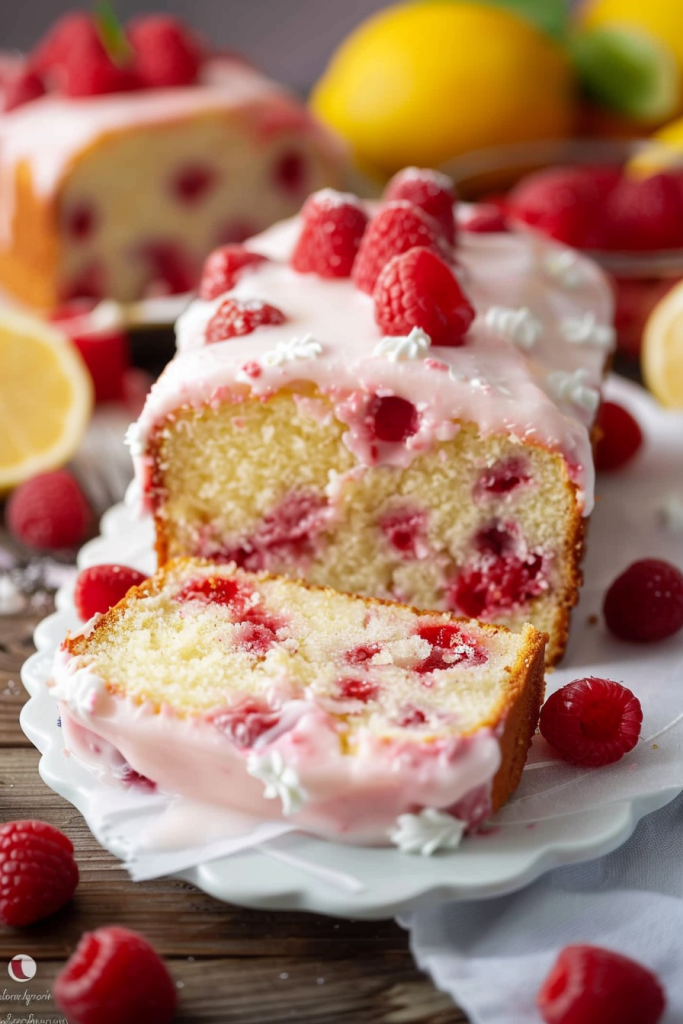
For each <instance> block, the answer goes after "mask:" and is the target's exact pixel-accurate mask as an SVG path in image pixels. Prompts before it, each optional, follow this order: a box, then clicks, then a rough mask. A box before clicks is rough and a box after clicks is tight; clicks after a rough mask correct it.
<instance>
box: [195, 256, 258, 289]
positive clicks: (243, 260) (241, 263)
mask: <svg viewBox="0 0 683 1024" xmlns="http://www.w3.org/2000/svg"><path fill="white" fill-rule="evenodd" d="M266 262H267V257H265V256H261V255H260V253H257V252H249V250H248V249H245V248H244V246H243V245H222V246H221V247H220V249H214V251H213V252H212V253H211V254H210V255H209V256H207V258H206V262H205V264H204V270H203V272H202V279H201V282H200V285H199V298H200V299H206V300H210V299H217V298H218V296H219V295H222V294H223V293H224V292H227V291H230V289H231V288H234V287H235V285H236V284H237V282H238V281H239V279H240V277H241V276H242V272H243V271H245V270H247V269H248V268H249V267H258V266H260V265H261V264H262V263H266Z"/></svg>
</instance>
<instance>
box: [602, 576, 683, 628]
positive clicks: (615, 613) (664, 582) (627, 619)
mask: <svg viewBox="0 0 683 1024" xmlns="http://www.w3.org/2000/svg"><path fill="white" fill-rule="evenodd" d="M602 610H603V614H604V616H605V622H606V623H607V626H608V628H609V629H610V630H611V631H612V633H614V635H615V636H618V637H619V638H620V639H621V640H632V641H634V642H635V643H651V642H652V641H655V640H665V639H666V638H667V637H669V636H673V635H674V633H677V632H678V630H679V629H681V627H683V573H681V572H680V571H679V570H678V569H677V568H676V567H675V566H674V565H671V564H670V563H669V562H664V561H662V560H661V559H658V558H643V559H641V560H640V561H638V562H634V563H633V564H632V565H630V566H629V567H628V569H626V570H625V572H622V574H621V576H618V577H617V578H616V580H615V581H614V583H613V584H612V586H611V587H610V588H609V590H608V591H607V594H606V595H605V601H604V604H603V608H602Z"/></svg>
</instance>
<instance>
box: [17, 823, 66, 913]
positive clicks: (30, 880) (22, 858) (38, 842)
mask: <svg viewBox="0 0 683 1024" xmlns="http://www.w3.org/2000/svg"><path fill="white" fill-rule="evenodd" d="M73 853H74V848H73V844H72V842H71V840H70V839H67V837H66V836H65V835H64V834H63V833H62V832H60V831H59V829H56V828H54V827H53V826H52V825H48V824H47V823H46V822H44V821H8V822H7V823H6V824H5V825H2V826H0V921H3V922H4V924H7V925H10V926H11V927H15V928H16V927H23V926H24V925H28V924H33V922H34V921H40V920H42V918H44V917H48V916H49V915H50V914H54V913H55V911H57V910H59V909H60V907H63V906H64V904H65V903H66V902H67V901H68V900H70V899H71V897H72V896H73V894H74V892H75V891H76V886H77V885H78V865H77V864H76V861H75V860H74V856H73Z"/></svg>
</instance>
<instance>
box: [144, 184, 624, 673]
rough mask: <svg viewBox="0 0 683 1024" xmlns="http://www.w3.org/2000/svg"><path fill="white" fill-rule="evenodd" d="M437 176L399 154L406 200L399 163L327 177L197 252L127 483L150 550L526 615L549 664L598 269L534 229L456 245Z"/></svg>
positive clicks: (577, 556)
mask: <svg viewBox="0 0 683 1024" xmlns="http://www.w3.org/2000/svg"><path fill="white" fill-rule="evenodd" d="M425 181H426V182H427V184H428V185H430V188H431V192H430V191H429V188H427V186H426V185H425ZM440 181H441V177H440V176H435V175H433V174H432V175H431V177H430V176H425V175H422V176H420V174H418V173H417V172H413V174H412V176H411V175H410V174H404V175H403V176H401V178H400V179H399V181H398V186H399V188H398V194H399V196H401V195H409V196H410V195H413V196H414V197H415V198H416V201H420V202H422V203H423V206H418V205H413V204H412V203H411V202H409V201H408V200H406V199H398V200H392V199H391V198H390V197H391V196H392V195H395V194H396V190H397V185H396V183H394V185H393V186H392V187H391V188H390V191H389V201H388V202H385V203H383V204H381V205H379V206H376V205H375V206H368V205H367V204H362V203H360V202H359V201H358V200H356V199H355V197H353V196H349V195H340V194H339V193H333V192H331V191H330V190H326V191H324V192H323V193H321V194H318V195H317V196H313V197H311V199H309V201H308V203H307V205H306V208H305V210H304V213H303V215H302V217H301V218H298V219H296V220H294V221H290V222H288V223H286V224H283V225H280V226H278V227H276V228H274V229H272V230H271V231H270V232H268V233H266V234H264V235H262V236H261V237H259V238H257V239H254V240H252V241H251V242H249V243H247V248H242V249H236V248H234V247H233V248H232V249H229V250H221V251H219V252H217V253H216V254H214V257H212V258H210V260H209V262H208V264H207V268H206V273H205V278H204V281H203V283H202V295H203V298H200V299H199V300H197V301H196V302H195V303H193V304H192V305H191V306H190V308H189V309H188V310H187V312H186V313H185V314H184V315H183V317H182V318H181V319H180V321H179V323H178V327H177V336H178V347H179V350H180V351H179V354H178V355H177V356H176V358H175V359H174V360H173V361H172V363H171V364H170V366H169V367H167V369H166V371H165V373H164V374H163V376H162V377H161V379H160V380H159V381H158V382H157V384H156V385H155V387H154V388H153V389H152V391H151V394H150V396H149V398H148V400H147V404H146V406H145V409H144V411H143V413H142V416H141V418H140V420H139V422H138V424H137V425H136V426H135V427H134V429H133V430H132V431H131V433H130V440H131V446H132V450H133V454H134V455H135V456H136V463H137V474H138V481H139V484H140V486H141V488H142V491H143V494H144V499H145V501H146V504H147V506H148V508H150V509H151V511H152V512H153V515H154V519H155V526H156V535H157V552H158V555H159V558H160V561H161V562H162V563H163V562H164V561H165V560H166V559H167V558H169V557H176V556H181V555H195V556H200V557H206V558H211V559H214V560H225V561H231V560H234V561H236V562H237V563H238V564H239V565H241V566H243V567H244V568H247V569H250V570H252V571H254V570H256V571H258V570H261V569H265V570H266V571H269V572H273V573H283V574H286V575H292V576H299V577H302V578H305V579H307V580H308V581H310V582H312V583H314V584H316V585H324V586H332V587H335V588H337V589H340V590H345V591H353V592H355V593H360V594H363V595H366V596H373V597H379V598H388V599H392V600H398V601H402V602H405V603H407V604H411V605H415V606H417V607H420V608H438V609H445V610H449V611H453V612H455V613H457V614H460V615H466V616H468V617H476V618H481V619H484V620H486V621H488V622H500V623H503V624H504V625H507V626H509V627H511V628H513V629H517V628H520V627H521V626H522V625H523V623H525V622H532V623H533V624H534V625H535V626H536V627H537V628H538V629H540V630H543V631H545V632H547V633H548V634H549V636H550V642H549V645H548V661H549V663H550V664H552V663H554V662H556V661H557V660H558V658H559V657H560V656H561V654H562V651H563V649H564V646H565V643H566V638H567V631H568V624H569V611H570V609H571V607H572V605H573V604H574V603H575V602H576V599H577V595H578V588H579V585H580V582H581V573H580V561H581V553H582V546H583V536H584V524H585V522H586V517H587V516H588V514H589V512H590V509H591V506H592V502H593V461H592V454H591V443H590V433H591V429H592V424H593V421H594V417H595V412H596V410H597V407H598V404H599V401H600V386H601V382H602V376H603V373H604V369H605V365H606V362H607V361H608V358H609V353H610V347H611V345H612V341H613V331H612V328H611V327H610V316H611V300H610V294H609V288H608V286H607V284H606V282H605V280H604V278H603V276H602V274H601V272H600V271H599V269H598V268H597V267H596V266H595V265H593V264H592V263H591V262H590V261H588V260H586V259H584V258H583V257H580V256H578V255H576V254H574V253H572V252H571V251H570V250H568V249H563V248H562V247H559V246H557V245H556V244H554V243H551V242H548V241H547V240H545V239H541V238H537V237H534V236H533V235H531V234H509V233H494V234H468V233H467V232H466V231H464V230H461V231H460V235H459V237H458V238H457V240H456V243H455V246H454V245H453V241H452V237H453V233H454V223H453V214H452V212H451V230H450V232H447V231H446V230H445V228H443V226H442V224H441V222H437V221H436V220H435V219H434V218H433V217H432V215H431V214H430V213H427V212H424V209H423V207H425V209H429V210H431V211H432V212H433V213H436V212H439V211H438V210H437V209H436V208H435V207H434V205H433V202H432V201H433V199H434V194H436V193H438V191H439V188H440V189H441V191H442V193H447V191H448V189H447V188H446V186H445V185H443V184H440ZM416 182H417V186H420V187H422V186H423V185H424V189H426V192H427V198H426V200H425V196H424V195H421V194H420V193H419V191H418V192H414V191H413V192H411V183H412V186H413V187H417V186H416V184H415V183H416ZM430 183H431V184H430ZM424 189H423V191H424ZM446 199H447V204H446V209H451V207H450V205H449V201H448V197H446ZM440 212H441V214H443V213H444V209H443V204H442V208H441V209H440ZM443 219H444V218H443V216H442V218H441V220H443ZM356 251H357V254H356Z"/></svg>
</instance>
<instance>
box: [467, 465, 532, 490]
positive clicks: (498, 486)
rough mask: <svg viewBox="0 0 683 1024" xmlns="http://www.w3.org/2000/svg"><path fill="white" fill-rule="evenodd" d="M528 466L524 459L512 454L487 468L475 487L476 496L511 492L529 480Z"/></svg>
mask: <svg viewBox="0 0 683 1024" xmlns="http://www.w3.org/2000/svg"><path fill="white" fill-rule="evenodd" d="M527 470H528V466H527V464H526V462H525V461H524V460H523V459H519V458H517V457H516V456H512V458H509V459H503V460H501V461H500V462H496V463H495V464H494V465H493V466H490V467H489V468H488V469H485V470H484V472H483V473H482V474H481V476H480V477H479V479H478V480H477V483H476V485H475V488H474V496H475V498H482V497H485V496H486V495H489V494H509V493H510V491H514V490H516V488H517V487H520V486H521V485H522V484H526V483H528V482H529V479H530V477H529V474H528V472H527Z"/></svg>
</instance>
